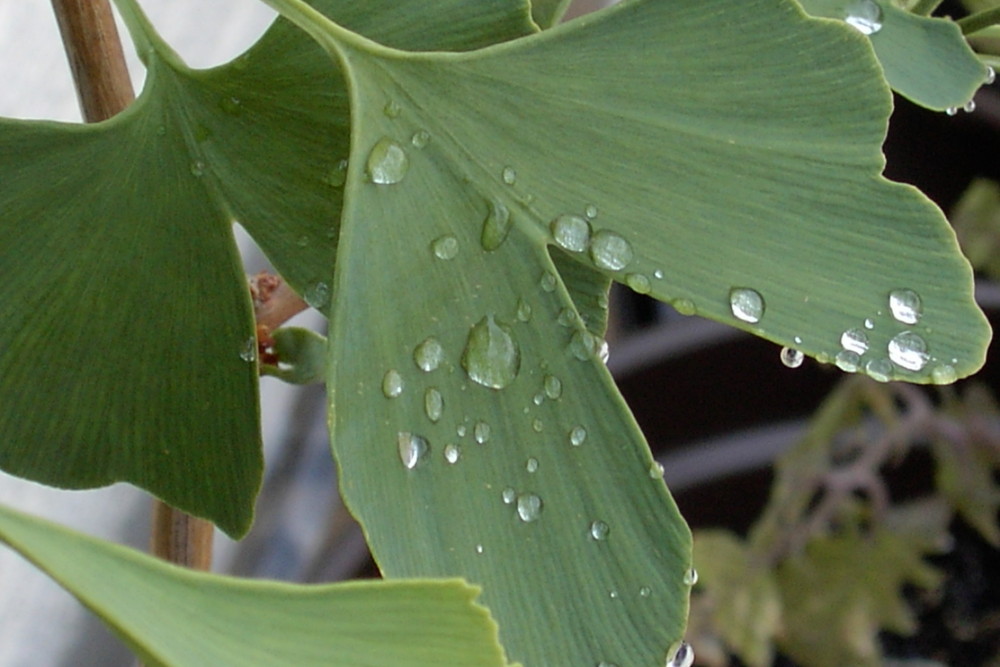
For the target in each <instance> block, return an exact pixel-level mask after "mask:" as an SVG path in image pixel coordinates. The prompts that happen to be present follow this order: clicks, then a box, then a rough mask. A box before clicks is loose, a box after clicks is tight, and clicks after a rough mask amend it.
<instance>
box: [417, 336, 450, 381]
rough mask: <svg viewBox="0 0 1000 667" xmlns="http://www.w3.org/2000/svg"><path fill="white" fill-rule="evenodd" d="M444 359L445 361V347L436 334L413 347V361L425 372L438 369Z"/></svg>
mask: <svg viewBox="0 0 1000 667" xmlns="http://www.w3.org/2000/svg"><path fill="white" fill-rule="evenodd" d="M442 361H444V347H443V346H442V345H441V341H439V340H438V339H437V338H434V336H431V337H429V338H427V339H425V340H424V342H422V343H420V344H419V345H417V346H416V347H415V348H414V349H413V362H414V363H415V364H416V365H417V368H419V369H420V370H422V371H424V372H425V373H430V372H431V371H433V370H436V369H437V368H438V366H440V365H441V362H442Z"/></svg>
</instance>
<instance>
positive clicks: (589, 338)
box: [569, 329, 600, 361]
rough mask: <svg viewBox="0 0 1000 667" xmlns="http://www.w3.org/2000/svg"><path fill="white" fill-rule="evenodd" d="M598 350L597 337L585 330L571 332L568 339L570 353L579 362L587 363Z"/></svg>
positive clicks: (598, 342)
mask: <svg viewBox="0 0 1000 667" xmlns="http://www.w3.org/2000/svg"><path fill="white" fill-rule="evenodd" d="M599 349H600V341H599V340H598V338H597V336H595V335H594V334H592V333H590V332H589V331H587V330H585V329H578V330H577V331H574V332H573V335H572V336H571V337H570V339H569V351H570V353H571V354H572V355H573V356H574V357H576V358H577V359H579V360H580V361H587V360H588V359H590V358H591V357H592V356H593V355H595V354H597V351H598V350H599Z"/></svg>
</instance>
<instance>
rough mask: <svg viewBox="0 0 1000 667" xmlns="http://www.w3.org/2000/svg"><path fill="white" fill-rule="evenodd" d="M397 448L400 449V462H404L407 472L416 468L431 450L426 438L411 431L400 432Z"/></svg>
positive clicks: (397, 438)
mask: <svg viewBox="0 0 1000 667" xmlns="http://www.w3.org/2000/svg"><path fill="white" fill-rule="evenodd" d="M396 446H397V448H398V449H399V460H400V461H402V462H403V467H405V468H406V469H407V470H413V469H414V468H416V467H417V464H418V463H420V460H421V459H422V458H423V457H424V455H425V454H427V451H428V450H429V449H430V446H429V445H428V444H427V441H426V440H425V439H424V438H422V437H420V436H419V435H415V434H413V433H410V432H409V431H400V432H399V435H398V436H397V437H396Z"/></svg>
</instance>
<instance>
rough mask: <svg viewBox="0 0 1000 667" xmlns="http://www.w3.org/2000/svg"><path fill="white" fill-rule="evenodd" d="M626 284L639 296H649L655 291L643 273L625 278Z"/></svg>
mask: <svg viewBox="0 0 1000 667" xmlns="http://www.w3.org/2000/svg"><path fill="white" fill-rule="evenodd" d="M625 284H626V285H628V286H629V287H631V288H632V291H634V292H636V293H638V294H649V293H650V291H652V289H653V284H652V283H651V282H650V281H649V278H648V277H646V276H645V275H644V274H642V273H630V274H628V275H627V276H625Z"/></svg>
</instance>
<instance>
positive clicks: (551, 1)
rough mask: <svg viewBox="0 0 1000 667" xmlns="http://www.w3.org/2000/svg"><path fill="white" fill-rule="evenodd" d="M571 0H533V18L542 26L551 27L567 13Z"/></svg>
mask: <svg viewBox="0 0 1000 667" xmlns="http://www.w3.org/2000/svg"><path fill="white" fill-rule="evenodd" d="M569 4H570V0H531V18H532V19H534V21H535V23H537V24H538V25H539V26H541V27H542V28H551V27H552V26H554V25H555V24H556V23H559V19H561V18H562V16H563V14H565V13H566V8H567V7H569Z"/></svg>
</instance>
